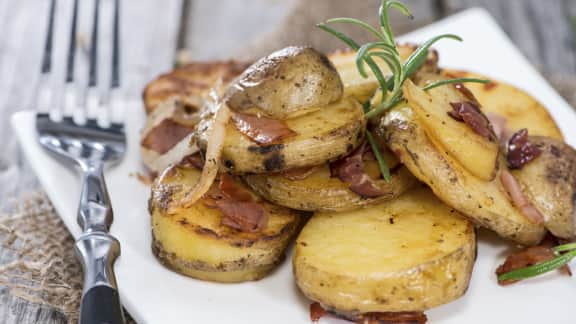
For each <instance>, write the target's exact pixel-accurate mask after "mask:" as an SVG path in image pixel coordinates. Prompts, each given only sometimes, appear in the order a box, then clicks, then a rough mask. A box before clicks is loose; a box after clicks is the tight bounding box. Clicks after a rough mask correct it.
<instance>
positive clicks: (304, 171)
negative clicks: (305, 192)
mask: <svg viewBox="0 0 576 324" xmlns="http://www.w3.org/2000/svg"><path fill="white" fill-rule="evenodd" d="M316 170H318V167H317V166H313V167H302V168H296V169H292V170H288V171H284V172H282V175H283V176H284V178H286V179H288V180H293V181H296V180H304V179H306V178H308V176H310V175H311V174H312V173H314V171H316Z"/></svg>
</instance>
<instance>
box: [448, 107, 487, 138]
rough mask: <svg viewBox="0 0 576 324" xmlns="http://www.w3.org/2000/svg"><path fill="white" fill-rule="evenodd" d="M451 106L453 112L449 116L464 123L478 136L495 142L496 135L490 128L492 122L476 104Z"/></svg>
mask: <svg viewBox="0 0 576 324" xmlns="http://www.w3.org/2000/svg"><path fill="white" fill-rule="evenodd" d="M450 106H452V109H453V110H452V111H449V112H448V116H450V117H452V118H454V119H455V120H457V121H461V122H464V123H465V124H466V125H468V126H470V128H472V130H473V131H474V132H475V133H476V134H478V135H480V136H482V137H484V138H486V139H488V140H494V137H495V135H494V133H493V132H492V129H491V128H490V121H489V120H488V118H486V116H484V115H483V114H482V112H481V111H480V108H478V106H477V105H476V103H474V102H472V101H462V102H451V103H450Z"/></svg>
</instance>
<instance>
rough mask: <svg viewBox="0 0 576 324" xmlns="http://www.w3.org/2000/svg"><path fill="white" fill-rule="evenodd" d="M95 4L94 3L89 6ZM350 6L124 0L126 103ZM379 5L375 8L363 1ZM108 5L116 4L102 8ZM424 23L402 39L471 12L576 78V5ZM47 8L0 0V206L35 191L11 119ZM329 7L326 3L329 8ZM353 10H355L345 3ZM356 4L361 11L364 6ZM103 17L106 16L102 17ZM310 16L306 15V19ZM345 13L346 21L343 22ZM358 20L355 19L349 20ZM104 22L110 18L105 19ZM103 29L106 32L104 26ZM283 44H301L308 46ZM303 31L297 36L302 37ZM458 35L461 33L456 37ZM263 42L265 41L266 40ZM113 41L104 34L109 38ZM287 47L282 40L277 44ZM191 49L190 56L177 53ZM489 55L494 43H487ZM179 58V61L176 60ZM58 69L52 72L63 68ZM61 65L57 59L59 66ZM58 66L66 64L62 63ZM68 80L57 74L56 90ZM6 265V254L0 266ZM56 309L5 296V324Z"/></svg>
mask: <svg viewBox="0 0 576 324" xmlns="http://www.w3.org/2000/svg"><path fill="white" fill-rule="evenodd" d="M71 1H72V0H59V1H58V8H57V17H58V20H57V25H56V30H57V34H56V39H55V41H56V44H57V49H56V53H55V55H56V61H58V57H60V58H62V57H63V55H64V52H63V50H62V49H63V48H64V47H65V46H64V45H65V44H66V43H67V39H66V37H67V32H65V30H66V29H67V25H68V22H67V16H68V15H69V12H70V8H71V6H70V5H71ZM92 1H94V0H92ZM92 1H86V0H84V1H81V4H82V8H81V18H82V17H83V19H82V21H84V22H85V23H83V24H81V27H80V34H79V43H80V45H81V46H82V50H81V51H80V53H81V54H80V58H79V66H80V70H81V69H82V67H83V66H84V67H85V65H86V58H85V52H86V51H85V50H86V47H87V46H86V44H87V40H88V39H89V32H88V30H89V24H88V23H86V22H88V21H90V19H89V18H90V10H91V7H92V3H93V2H92ZM327 1H330V5H329V6H330V7H336V8H337V7H338V6H339V5H345V3H346V2H348V0H293V2H289V1H280V0H165V1H155V0H124V1H122V44H123V54H122V74H123V90H124V93H125V95H126V96H127V97H131V98H137V97H138V96H139V95H140V92H141V89H142V87H143V85H144V84H145V83H146V82H147V81H148V80H150V79H151V78H153V77H154V76H155V75H157V74H159V73H160V72H162V71H166V70H169V69H170V68H171V67H172V66H173V64H174V62H175V58H176V57H177V56H178V57H180V59H182V58H185V59H186V58H187V59H189V58H194V59H210V58H228V57H231V56H234V55H236V54H237V53H238V54H242V53H246V52H247V48H248V50H250V49H251V50H252V53H254V51H256V52H258V51H257V50H258V42H254V40H256V39H258V38H260V37H264V38H265V37H268V38H270V37H279V36H278V35H277V34H276V35H275V34H274V32H273V31H274V30H275V29H278V28H281V27H282V25H288V26H290V24H291V23H292V22H293V20H294V17H293V16H294V15H291V14H290V13H292V12H296V13H307V11H310V10H311V9H310V10H308V9H309V8H322V6H324V7H326V2H327ZM365 1H373V2H378V1H377V0H365ZM102 2H103V3H104V6H106V5H109V2H110V1H109V0H108V1H107V0H103V1H102ZM405 2H406V3H407V4H408V5H409V6H410V7H411V8H412V9H413V11H414V13H415V15H416V16H417V19H416V20H415V21H413V22H412V23H411V24H410V25H407V24H406V23H404V24H400V26H399V27H397V30H400V31H407V30H409V29H410V28H414V27H417V26H420V25H423V24H426V23H428V22H431V21H434V20H437V19H439V18H442V17H443V16H445V15H448V14H450V13H452V12H455V11H457V10H461V9H465V8H468V7H473V6H481V7H484V8H486V9H487V10H488V11H490V12H491V13H492V15H494V17H495V18H496V19H497V20H498V22H499V23H500V25H501V26H502V27H503V28H504V30H505V31H506V32H507V33H508V35H509V36H510V38H511V39H512V40H513V41H514V42H515V43H516V44H517V45H518V47H519V48H520V49H521V50H522V51H523V52H524V54H525V55H526V56H527V57H528V58H529V59H530V61H532V62H533V63H534V64H535V65H536V66H538V67H540V68H541V69H542V70H543V71H545V72H547V73H552V74H558V75H564V76H567V77H571V76H572V75H573V74H574V73H575V72H576V50H575V48H576V46H575V44H576V32H575V30H576V19H575V18H574V16H576V1H574V0H547V1H542V0H507V1H503V0H430V1H426V0H408V1H405ZM48 3H49V1H47V0H0V116H2V117H1V118H0V139H1V140H2V142H3V144H4V148H3V154H1V155H0V207H1V206H6V202H7V201H8V200H9V198H11V197H16V198H17V197H19V196H20V195H21V194H22V193H23V192H27V191H30V190H33V189H36V188H38V184H37V182H36V180H35V177H34V175H32V173H31V172H30V170H29V169H28V167H27V165H26V161H23V160H22V158H21V155H20V154H19V153H18V149H17V147H16V143H15V139H14V137H13V135H12V131H11V130H10V127H9V116H10V114H11V113H12V112H15V111H18V110H22V109H31V108H32V103H33V101H32V94H33V92H34V85H35V84H36V82H37V80H38V75H39V73H38V71H39V64H40V53H41V48H42V43H43V39H44V37H45V36H44V33H45V32H44V31H45V29H46V18H47V10H48ZM322 3H324V4H322ZM348 3H349V2H348ZM357 3H359V2H357ZM104 11H105V10H104ZM307 14H309V12H308V13H307ZM342 14H346V13H342ZM350 15H352V14H350ZM103 16H106V12H104V13H103ZM103 25H104V23H103ZM292 29H293V32H294V33H295V35H288V36H287V35H285V34H286V33H285V32H283V35H281V37H282V38H281V39H286V38H284V37H292V38H287V39H292V40H295V41H297V40H298V39H300V38H299V37H302V35H301V34H302V32H301V31H299V29H298V28H292ZM299 32H300V35H298V33H299ZM455 32H457V31H455ZM266 34H268V35H267V36H266ZM107 37H108V35H106V34H105V33H104V35H102V39H103V40H104V41H105V39H106V38H107ZM279 39H280V37H279ZM178 48H185V49H186V50H185V51H177V49H178ZM486 50H490V44H486ZM177 53H179V55H177ZM56 61H55V63H56ZM62 61H63V60H61V59H60V62H62ZM56 65H57V66H58V65H59V63H56ZM58 80H62V73H61V72H60V73H56V75H55V78H54V81H55V82H58ZM4 261H5V257H4V254H3V253H1V251H0V264H2V262H4ZM63 322H65V319H64V318H63V317H62V316H60V315H59V314H58V313H57V312H55V311H54V310H52V309H49V308H46V307H42V306H39V305H37V304H33V303H29V302H27V301H24V300H22V299H19V298H16V297H14V296H12V295H10V292H9V291H8V289H3V288H2V287H0V323H24V324H28V323H63Z"/></svg>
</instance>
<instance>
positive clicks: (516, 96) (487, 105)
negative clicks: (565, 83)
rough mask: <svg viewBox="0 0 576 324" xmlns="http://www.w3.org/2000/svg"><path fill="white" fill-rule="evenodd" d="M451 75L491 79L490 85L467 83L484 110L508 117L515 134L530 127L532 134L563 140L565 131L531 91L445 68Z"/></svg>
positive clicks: (450, 76) (508, 124)
mask: <svg viewBox="0 0 576 324" xmlns="http://www.w3.org/2000/svg"><path fill="white" fill-rule="evenodd" d="M442 74H443V75H445V76H447V77H449V78H480V79H488V80H490V81H491V82H490V83H487V84H479V83H466V87H467V88H468V89H469V90H470V91H472V93H473V94H474V97H476V99H477V100H478V101H479V102H480V104H482V107H481V108H482V111H484V112H486V113H490V112H492V113H496V114H499V115H501V116H503V117H505V118H506V121H507V124H506V125H507V127H508V128H510V130H511V131H512V132H513V133H515V132H516V131H518V130H520V129H522V128H527V129H528V133H529V134H530V135H540V136H548V137H552V138H556V139H559V140H562V139H563V137H562V132H561V131H560V128H558V125H556V122H555V121H554V119H553V118H552V116H550V114H549V113H548V110H547V109H546V108H545V107H544V106H543V105H542V104H541V103H540V102H538V100H536V99H535V98H534V97H532V96H531V95H530V94H528V93H526V92H525V91H523V90H520V89H518V88H516V87H514V86H512V85H510V84H507V83H504V82H500V81H496V80H492V79H491V78H489V77H486V76H484V75H480V74H477V73H472V72H468V71H458V70H450V69H446V70H442Z"/></svg>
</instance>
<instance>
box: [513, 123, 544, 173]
mask: <svg viewBox="0 0 576 324" xmlns="http://www.w3.org/2000/svg"><path fill="white" fill-rule="evenodd" d="M541 153H542V151H540V149H539V148H538V147H536V146H535V145H534V144H532V143H531V142H530V141H529V140H528V130H527V129H526V128H523V129H521V130H519V131H517V132H516V133H514V135H512V137H511V138H510V140H509V141H508V154H507V155H506V160H507V161H508V166H509V167H510V169H521V168H522V167H523V166H524V165H525V164H526V163H528V162H530V161H532V160H534V159H535V158H537V157H538V156H539V155H540V154H541Z"/></svg>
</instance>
